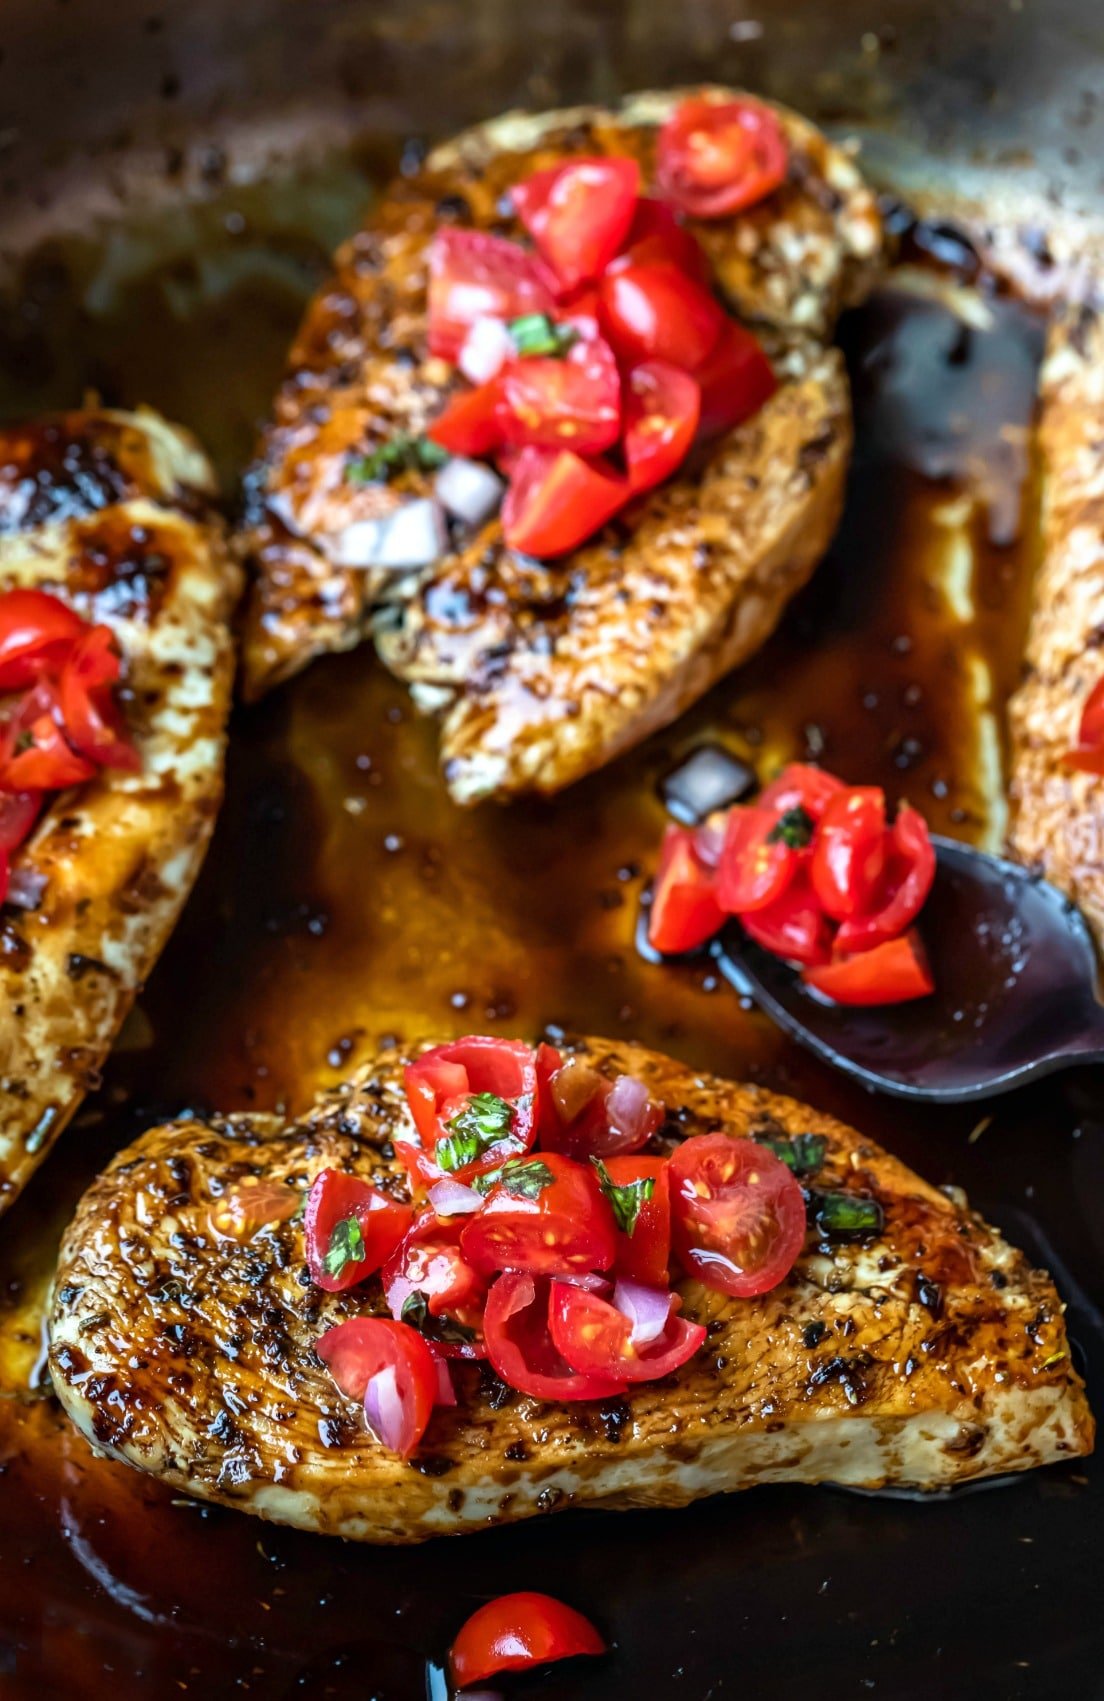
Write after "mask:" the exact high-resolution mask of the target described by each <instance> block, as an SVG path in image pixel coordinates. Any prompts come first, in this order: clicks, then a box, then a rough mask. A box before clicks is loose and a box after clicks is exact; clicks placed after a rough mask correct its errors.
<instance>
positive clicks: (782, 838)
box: [767, 803, 816, 850]
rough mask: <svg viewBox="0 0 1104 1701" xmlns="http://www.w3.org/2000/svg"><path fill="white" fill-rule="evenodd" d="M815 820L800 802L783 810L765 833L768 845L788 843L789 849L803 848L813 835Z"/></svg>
mask: <svg viewBox="0 0 1104 1701" xmlns="http://www.w3.org/2000/svg"><path fill="white" fill-rule="evenodd" d="M815 826H816V822H815V821H814V820H813V818H812V816H811V815H810V814H809V811H808V810H807V809H803V808H802V806H801V804H800V803H797V804H795V805H794V807H793V808H792V809H787V810H785V811H784V812H783V813H782V814H781V815H780V816H779V817H778V820H777V821H776V822H775V823H774V826H773V827H772V828H771V830H770V832H769V833H768V834H767V843H768V845H778V844H782V845H788V846H789V848H790V849H791V850H804V849H805V846H806V845H807V844H808V843H809V841H810V840H811V838H812V836H813V830H814V828H815Z"/></svg>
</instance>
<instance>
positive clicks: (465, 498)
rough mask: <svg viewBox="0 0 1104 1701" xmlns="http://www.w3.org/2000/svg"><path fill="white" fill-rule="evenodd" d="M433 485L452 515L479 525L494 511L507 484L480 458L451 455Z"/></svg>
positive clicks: (467, 522) (438, 496)
mask: <svg viewBox="0 0 1104 1701" xmlns="http://www.w3.org/2000/svg"><path fill="white" fill-rule="evenodd" d="M433 488H434V490H435V491H436V493H437V500H438V501H439V502H440V503H442V504H443V506H444V507H445V508H447V510H448V512H449V513H450V514H451V515H452V516H453V518H454V519H457V520H462V521H463V523H464V525H466V526H481V525H482V524H483V521H484V520H489V519H490V517H491V515H492V514H494V513H496V512H497V510H498V507H499V505H500V503H501V501H502V493H503V491H504V490H505V488H506V486H505V485H504V483H503V481H502V480H501V479H500V478H499V476H498V474H497V473H496V472H492V470H491V468H490V467H486V466H484V465H483V462H482V461H469V460H467V459H466V458H465V456H463V455H453V457H452V459H451V460H449V461H446V462H445V464H444V466H443V467H442V468H441V470H440V472H439V473H438V474H437V477H436V479H435V480H434V484H433Z"/></svg>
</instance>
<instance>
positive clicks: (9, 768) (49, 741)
mask: <svg viewBox="0 0 1104 1701" xmlns="http://www.w3.org/2000/svg"><path fill="white" fill-rule="evenodd" d="M60 716H61V710H60V707H59V705H58V700H57V694H56V691H55V690H54V688H53V687H52V686H51V685H49V684H47V683H46V682H45V681H41V682H40V683H39V684H38V685H36V686H34V687H33V688H32V689H31V690H30V691H29V692H28V693H27V695H26V696H25V697H24V698H23V700H22V702H20V703H19V704H18V706H17V708H16V709H15V712H14V713H13V714H12V715H11V717H10V718H9V720H8V722H7V724H6V726H5V727H4V728H3V733H2V742H0V788H2V789H3V790H4V791H61V790H63V789H64V788H65V787H67V786H75V785H82V784H83V783H84V781H85V780H90V779H92V778H93V776H94V775H95V772H96V767H95V763H93V762H89V761H88V760H87V759H86V758H85V757H84V756H80V755H78V754H77V752H76V751H75V750H73V749H72V747H71V746H70V745H69V743H68V742H67V740H66V738H65V735H64V733H63V732H62V730H61V727H60V725H59V720H60ZM28 736H29V738H30V740H31V743H30V744H29V745H28V747H27V748H26V749H25V750H19V749H18V748H17V746H18V745H19V744H20V743H21V742H22V741H23V740H24V739H25V738H27V737H28Z"/></svg>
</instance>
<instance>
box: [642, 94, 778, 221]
mask: <svg viewBox="0 0 1104 1701" xmlns="http://www.w3.org/2000/svg"><path fill="white" fill-rule="evenodd" d="M788 162H789V147H788V144H787V142H786V137H785V133H784V131H783V129H782V126H781V124H780V122H779V120H778V118H777V117H776V115H775V114H774V112H772V110H771V109H770V107H768V106H763V105H761V104H760V103H759V102H758V101H751V100H721V101H712V100H709V99H707V98H706V97H704V96H697V97H692V98H691V99H689V100H684V101H683V102H682V103H681V105H680V106H678V107H676V109H675V111H674V112H673V113H672V114H671V116H670V118H668V119H667V122H666V123H665V124H664V125H663V128H662V129H661V130H660V133H659V142H658V145H657V151H656V179H657V181H658V183H659V187H660V189H661V190H662V192H663V193H664V194H665V195H666V196H667V198H668V199H669V200H671V201H673V202H674V204H675V206H676V207H679V208H681V210H682V211H683V212H685V213H688V214H690V216H691V217H693V218H699V219H715V218H725V217H728V216H730V215H731V214H733V213H738V212H743V211H744V209H745V208H747V207H751V206H754V205H755V203H756V202H758V201H761V200H763V199H764V198H765V197H766V196H767V195H770V194H773V193H774V191H775V190H776V189H778V188H779V187H780V186H781V185H782V183H783V182H784V181H785V178H786V169H787V165H788Z"/></svg>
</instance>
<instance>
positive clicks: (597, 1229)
mask: <svg viewBox="0 0 1104 1701" xmlns="http://www.w3.org/2000/svg"><path fill="white" fill-rule="evenodd" d="M460 1248H461V1251H462V1252H463V1255H464V1257H465V1258H466V1259H467V1261H468V1263H469V1264H470V1265H471V1266H472V1268H473V1269H474V1270H478V1271H480V1272H481V1273H483V1274H484V1275H490V1274H492V1273H493V1272H494V1271H496V1270H528V1271H532V1272H534V1273H536V1274H538V1275H547V1276H560V1275H574V1274H577V1273H579V1272H586V1271H590V1270H608V1269H609V1268H610V1266H611V1265H612V1263H613V1260H614V1255H615V1253H616V1250H617V1230H616V1227H615V1226H614V1221H613V1212H612V1211H611V1210H610V1207H609V1204H608V1202H607V1201H606V1199H605V1198H604V1197H603V1195H602V1190H601V1187H600V1186H599V1183H598V1178H597V1176H596V1175H595V1173H594V1171H593V1169H592V1168H591V1167H590V1165H589V1164H581V1163H575V1162H574V1161H573V1160H572V1159H571V1158H568V1157H565V1156H563V1154H562V1153H559V1152H542V1153H540V1155H539V1156H537V1157H533V1158H528V1159H526V1160H525V1161H524V1162H523V1163H522V1164H519V1165H517V1166H516V1169H515V1171H514V1173H513V1174H511V1173H510V1172H509V1171H507V1173H505V1174H504V1175H503V1177H502V1179H501V1180H500V1181H498V1182H496V1184H495V1186H494V1187H492V1189H491V1191H490V1192H489V1193H488V1195H487V1200H486V1203H485V1204H484V1206H483V1209H482V1210H481V1211H480V1212H479V1214H478V1215H477V1216H474V1217H469V1218H468V1220H467V1222H466V1224H465V1226H464V1229H463V1232H462V1233H461V1236H460Z"/></svg>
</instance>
